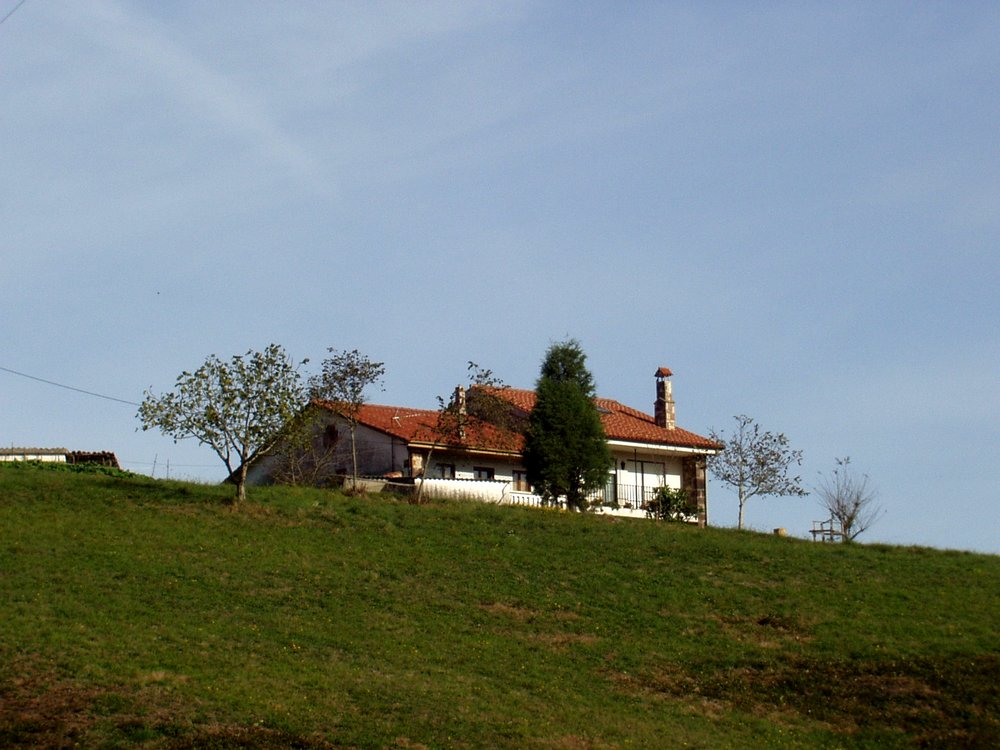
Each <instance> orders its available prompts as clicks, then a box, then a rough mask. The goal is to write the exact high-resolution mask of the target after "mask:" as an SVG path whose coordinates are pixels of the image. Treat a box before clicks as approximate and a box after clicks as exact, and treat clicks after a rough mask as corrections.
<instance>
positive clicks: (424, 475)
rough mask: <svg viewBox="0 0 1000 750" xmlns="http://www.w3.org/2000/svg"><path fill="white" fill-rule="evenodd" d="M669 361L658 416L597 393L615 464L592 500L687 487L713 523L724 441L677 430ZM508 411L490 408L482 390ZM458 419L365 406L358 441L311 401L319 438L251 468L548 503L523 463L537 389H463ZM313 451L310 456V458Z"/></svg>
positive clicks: (256, 480)
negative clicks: (711, 504)
mask: <svg viewBox="0 0 1000 750" xmlns="http://www.w3.org/2000/svg"><path fill="white" fill-rule="evenodd" d="M672 374H673V373H671V371H670V370H669V369H667V368H665V367H661V368H659V369H658V370H657V371H656V373H655V379H656V383H655V385H656V399H655V401H654V407H653V414H652V415H650V414H646V413H644V412H641V411H639V410H638V409H633V408H631V407H629V406H625V405H624V404H621V403H619V402H618V401H615V400H612V399H606V398H596V399H595V400H594V403H595V406H596V407H597V409H598V411H599V413H600V415H601V421H602V423H603V425H604V431H605V435H606V437H607V440H608V447H609V448H610V449H611V454H612V456H613V458H614V466H613V469H612V471H611V473H610V474H609V475H608V483H607V486H606V487H604V488H603V489H602V490H600V491H598V492H596V493H594V494H593V495H592V497H591V500H592V502H593V503H594V506H595V508H596V509H597V510H599V511H601V512H606V513H610V514H614V515H623V516H635V517H646V516H647V513H646V508H647V504H648V502H649V500H650V499H651V498H652V496H653V494H654V493H655V492H656V490H657V489H658V488H660V487H663V486H668V487H672V488H674V489H686V490H687V491H688V492H689V493H690V495H691V497H692V498H693V499H694V501H695V502H696V504H697V508H698V513H697V521H698V523H699V524H701V525H704V524H706V523H707V521H708V505H707V477H706V461H707V458H708V456H710V455H713V454H715V453H717V452H718V451H719V450H721V449H722V446H721V445H719V444H718V443H715V442H714V441H712V440H710V439H709V438H706V437H702V436H701V435H697V434H695V433H693V432H689V431H688V430H685V429H682V428H681V427H678V426H677V424H676V419H675V411H676V409H675V404H674V400H673V394H672V385H671V381H670V378H671V376H672ZM484 393H485V394H486V395H488V396H491V397H493V400H494V402H500V403H501V404H502V405H503V407H504V408H502V409H501V410H500V413H501V415H502V416H503V418H502V419H498V418H497V417H496V414H497V410H496V409H491V410H490V411H491V414H486V413H485V412H484V410H483V409H482V408H480V407H481V404H482V396H483V394H484ZM453 404H454V405H455V406H456V409H454V410H453V411H452V413H451V416H450V418H451V420H452V423H451V424H446V423H442V413H441V412H439V411H436V410H427V409H411V408H407V407H402V406H383V405H377V404H364V405H363V406H362V407H361V408H360V410H359V412H358V414H357V423H356V428H355V434H354V440H353V447H352V440H351V436H350V423H349V422H348V420H347V419H346V418H345V417H344V415H343V414H342V413H341V411H340V410H339V409H338V406H337V405H336V404H333V403H329V402H323V401H314V402H312V404H311V405H310V407H309V409H310V412H311V416H310V419H311V420H312V421H311V428H310V434H311V439H310V440H309V441H308V445H305V446H300V447H298V448H295V449H294V450H293V451H291V453H293V454H294V455H292V456H291V457H290V456H289V453H290V451H287V450H285V451H282V450H278V451H275V452H272V453H271V454H269V455H266V456H262V457H258V458H256V459H254V460H253V461H252V463H251V465H250V467H249V468H248V471H247V483H248V484H250V485H259V484H268V483H273V482H276V481H281V479H282V472H283V471H284V470H287V468H288V467H287V464H288V461H289V459H290V458H291V460H292V461H293V462H294V464H295V468H296V469H297V470H299V471H300V472H301V474H302V475H305V474H306V473H308V474H309V475H310V483H323V482H328V481H330V480H331V478H335V477H337V476H341V477H343V476H346V475H348V474H350V473H351V472H352V466H353V458H352V451H353V452H356V454H357V461H358V473H359V475H361V476H364V477H377V478H379V479H380V480H381V481H383V482H384V481H395V482H398V483H400V484H408V485H410V486H411V487H412V486H413V484H414V483H415V482H416V481H417V480H418V479H419V480H420V481H421V482H422V483H423V484H424V488H423V489H424V491H425V492H427V493H429V494H433V495H435V496H459V497H469V498H476V499H482V500H489V501H494V502H500V503H510V504H515V505H540V504H541V498H539V497H538V496H537V495H535V494H534V493H533V492H532V491H531V487H530V486H529V484H528V480H527V474H526V472H525V469H524V464H523V461H522V458H521V456H522V451H523V449H524V434H523V427H524V425H525V424H526V423H527V418H528V415H529V414H530V412H531V410H532V408H533V407H534V404H535V393H534V391H530V390H522V389H517V388H501V389H481V388H477V387H475V386H473V387H472V388H470V390H469V392H468V393H466V391H465V389H463V388H461V387H459V388H458V389H456V392H455V398H454V401H453ZM304 454H308V455H304Z"/></svg>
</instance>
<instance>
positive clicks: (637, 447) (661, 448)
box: [608, 440, 719, 456]
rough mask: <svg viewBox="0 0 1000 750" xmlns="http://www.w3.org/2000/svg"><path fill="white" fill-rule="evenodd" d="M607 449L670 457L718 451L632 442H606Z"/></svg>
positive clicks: (710, 453)
mask: <svg viewBox="0 0 1000 750" xmlns="http://www.w3.org/2000/svg"><path fill="white" fill-rule="evenodd" d="M608 447H609V448H611V449H612V450H614V449H616V448H619V449H622V450H630V451H643V452H645V453H664V454H669V455H671V456H677V455H685V456H714V455H716V454H717V453H718V452H719V451H718V450H715V449H713V448H694V447H691V446H688V445H666V444H664V443H643V442H637V441H634V440H608Z"/></svg>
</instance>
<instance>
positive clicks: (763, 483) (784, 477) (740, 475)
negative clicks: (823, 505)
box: [708, 415, 809, 529]
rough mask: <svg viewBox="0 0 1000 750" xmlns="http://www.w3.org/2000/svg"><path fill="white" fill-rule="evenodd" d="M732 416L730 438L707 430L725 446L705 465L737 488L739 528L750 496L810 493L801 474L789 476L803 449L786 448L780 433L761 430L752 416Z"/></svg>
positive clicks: (799, 460)
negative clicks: (803, 482) (732, 427)
mask: <svg viewBox="0 0 1000 750" xmlns="http://www.w3.org/2000/svg"><path fill="white" fill-rule="evenodd" d="M733 419H735V420H736V431H735V432H734V433H733V434H732V435H731V436H730V437H728V438H727V437H726V436H725V434H724V433H722V432H716V431H715V430H712V431H711V432H709V436H710V437H711V438H712V440H714V441H715V442H717V443H721V444H722V445H724V446H725V448H724V450H723V451H722V452H721V453H717V454H716V455H714V456H710V457H709V459H708V468H709V470H710V471H711V472H712V474H713V475H714V476H715V477H716V478H717V479H720V480H722V481H723V482H725V483H726V484H728V485H730V486H732V487H735V488H736V493H737V495H738V497H739V503H740V515H739V525H738V528H741V529H742V528H743V508H744V506H745V505H746V503H747V501H748V500H749V499H750V498H752V497H756V496H758V495H761V496H766V495H775V496H790V495H797V496H799V497H801V496H803V495H808V494H809V493H808V492H807V491H806V490H805V489H804V488H803V487H802V478H801V477H798V476H790V475H789V470H790V469H791V467H792V466H793V465H794V466H798V465H801V463H802V451H795V450H792V449H791V448H789V447H788V438H787V437H785V436H784V435H783V434H781V433H778V434H777V435H776V434H774V433H772V432H767V431H762V430H761V428H760V425H758V424H757V423H756V422H754V420H753V419H752V418H751V417H748V416H746V415H740V416H736V417H733Z"/></svg>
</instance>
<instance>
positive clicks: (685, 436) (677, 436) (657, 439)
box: [493, 388, 722, 450]
mask: <svg viewBox="0 0 1000 750" xmlns="http://www.w3.org/2000/svg"><path fill="white" fill-rule="evenodd" d="M493 392H494V393H495V394H496V395H497V396H499V397H501V398H503V399H505V400H506V401H509V402H510V403H511V404H513V405H514V406H515V407H516V408H517V409H519V410H521V411H522V412H524V413H525V414H527V413H529V412H530V411H531V410H532V409H533V408H534V407H535V392H534V391H528V390H523V389H520V388H503V389H496V390H494V391H493ZM594 403H595V404H596V405H597V408H598V410H599V411H600V412H601V422H602V423H603V425H604V434H605V435H607V437H608V439H609V440H627V441H629V442H634V443H654V444H657V445H675V446H678V447H682V448H701V449H704V450H718V449H720V448H721V447H722V446H720V445H719V444H718V443H715V442H713V441H712V440H709V439H708V438H706V437H702V436H701V435H696V434H695V433H693V432H688V431H687V430H684V429H681V428H680V427H675V428H673V429H672V430H668V429H667V428H666V427H659V426H657V424H656V420H655V419H654V418H653V417H652V416H650V415H649V414H644V413H643V412H641V411H639V410H638V409H633V408H632V407H630V406H625V405H624V404H621V403H619V402H618V401H614V400H612V399H609V398H595V399H594Z"/></svg>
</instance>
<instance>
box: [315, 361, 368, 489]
mask: <svg viewBox="0 0 1000 750" xmlns="http://www.w3.org/2000/svg"><path fill="white" fill-rule="evenodd" d="M327 351H328V352H329V353H330V354H331V355H332V356H330V357H327V358H326V359H324V360H323V369H322V372H320V374H319V375H315V376H313V377H312V378H310V380H309V393H310V395H311V396H312V397H313V398H316V399H321V400H324V401H331V402H333V404H334V405H335V407H336V409H337V411H338V412H340V413H341V414H342V415H343V416H344V418H345V419H346V420H347V423H348V425H349V427H350V431H351V461H352V474H351V476H352V478H353V484H352V489H355V490H356V489H357V487H358V448H357V442H356V439H355V434H356V432H357V427H358V414H359V413H360V412H361V407H362V406H364V405H365V401H366V399H365V389H367V388H368V387H369V386H372V385H376V384H381V380H382V376H383V375H385V365H384V364H383V363H382V362H374V361H372V360H370V359H369V358H368V357H367V356H365V355H364V354H362V353H361V352H359V351H358V350H357V349H354V350H352V351H338V350H336V349H327Z"/></svg>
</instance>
